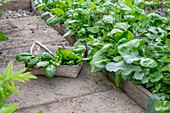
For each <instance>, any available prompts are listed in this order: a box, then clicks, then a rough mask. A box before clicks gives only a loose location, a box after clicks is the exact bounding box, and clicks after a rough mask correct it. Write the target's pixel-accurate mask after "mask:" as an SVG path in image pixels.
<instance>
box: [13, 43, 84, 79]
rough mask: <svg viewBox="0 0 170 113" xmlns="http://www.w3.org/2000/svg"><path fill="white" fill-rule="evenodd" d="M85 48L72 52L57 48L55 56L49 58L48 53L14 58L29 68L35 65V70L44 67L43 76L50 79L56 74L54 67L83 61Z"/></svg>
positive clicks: (23, 54) (20, 55)
mask: <svg viewBox="0 0 170 113" xmlns="http://www.w3.org/2000/svg"><path fill="white" fill-rule="evenodd" d="M85 50H86V49H85V46H81V48H74V49H73V50H68V49H61V48H58V50H57V51H56V54H55V55H54V56H51V55H50V54H49V53H46V52H44V53H42V54H41V55H35V56H34V55H32V54H28V53H22V54H19V55H17V56H16V60H17V61H18V62H25V63H26V64H28V66H29V67H32V66H34V65H36V68H41V67H46V68H45V71H44V73H45V75H46V77H48V78H51V77H53V76H54V75H55V73H56V67H55V66H59V65H78V64H80V63H82V62H83V61H84V59H83V57H82V55H81V54H82V53H84V52H85Z"/></svg>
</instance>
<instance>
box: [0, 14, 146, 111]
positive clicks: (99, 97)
mask: <svg viewBox="0 0 170 113" xmlns="http://www.w3.org/2000/svg"><path fill="white" fill-rule="evenodd" d="M0 30H2V31H3V32H4V35H6V36H8V37H9V41H7V42H0V52H1V55H2V56H3V57H4V58H3V59H0V73H3V71H4V69H5V67H6V66H7V64H8V62H9V61H11V60H12V61H13V62H14V71H18V70H19V69H22V68H23V67H24V64H23V63H18V62H17V61H16V60H15V56H16V55H18V54H20V53H28V52H29V51H30V47H31V45H32V44H34V43H35V41H37V40H38V41H40V42H41V43H43V44H45V45H51V46H56V45H59V43H60V42H61V43H63V44H64V45H67V46H69V43H68V42H67V41H66V40H65V39H64V38H63V37H62V36H61V35H59V34H58V32H57V31H55V30H54V29H53V28H52V27H49V26H47V25H46V24H45V21H44V20H41V19H40V17H38V16H30V17H24V18H18V19H9V20H8V19H7V20H1V21H0ZM16 84H18V85H19V86H20V90H19V92H20V93H21V94H22V96H18V95H12V96H11V98H10V99H9V100H8V101H7V103H19V108H18V109H17V110H16V113H36V112H38V111H39V110H43V111H44V113H144V112H145V111H144V110H143V109H142V108H141V107H140V106H139V105H137V104H136V103H135V102H134V101H133V100H132V99H131V98H129V97H128V96H127V95H126V94H125V93H124V92H123V91H122V90H120V89H117V88H115V86H114V85H113V83H111V82H110V81H108V79H107V78H106V77H105V76H104V75H103V74H102V73H100V72H99V73H93V74H91V73H90V68H89V65H88V64H84V66H83V69H82V70H81V72H80V74H79V76H78V78H76V79H71V78H63V77H54V78H52V79H47V78H46V77H45V76H38V79H36V80H31V81H28V82H25V83H20V82H16Z"/></svg>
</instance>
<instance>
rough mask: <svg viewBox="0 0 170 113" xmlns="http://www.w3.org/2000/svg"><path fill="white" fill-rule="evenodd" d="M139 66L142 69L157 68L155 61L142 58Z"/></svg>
mask: <svg viewBox="0 0 170 113" xmlns="http://www.w3.org/2000/svg"><path fill="white" fill-rule="evenodd" d="M140 65H141V66H142V67H149V68H155V67H158V64H157V62H156V61H155V60H153V59H151V58H143V59H141V61H140Z"/></svg>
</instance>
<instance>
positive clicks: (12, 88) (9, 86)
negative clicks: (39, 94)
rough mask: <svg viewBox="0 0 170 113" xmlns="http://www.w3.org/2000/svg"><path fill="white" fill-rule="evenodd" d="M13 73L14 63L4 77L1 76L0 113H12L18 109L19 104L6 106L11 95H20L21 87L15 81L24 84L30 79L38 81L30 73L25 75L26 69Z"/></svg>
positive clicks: (9, 65)
mask: <svg viewBox="0 0 170 113" xmlns="http://www.w3.org/2000/svg"><path fill="white" fill-rule="evenodd" d="M12 71H13V62H10V63H9V64H8V66H7V68H6V70H5V72H4V75H2V74H0V113H12V112H13V111H15V110H16V108H17V107H18V104H6V105H4V103H5V102H6V101H7V99H8V97H9V96H10V95H11V94H18V95H21V94H20V93H19V92H18V89H19V86H16V85H15V83H14V81H15V80H18V81H20V82H24V81H25V80H27V81H29V79H36V78H37V77H36V76H34V75H32V74H30V73H29V72H27V73H24V72H25V71H26V68H24V69H22V70H20V71H18V72H12Z"/></svg>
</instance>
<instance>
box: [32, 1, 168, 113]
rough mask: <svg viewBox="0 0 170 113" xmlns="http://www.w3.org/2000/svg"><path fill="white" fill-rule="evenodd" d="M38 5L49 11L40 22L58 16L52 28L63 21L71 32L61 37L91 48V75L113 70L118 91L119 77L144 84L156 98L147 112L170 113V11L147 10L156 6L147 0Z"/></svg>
mask: <svg viewBox="0 0 170 113" xmlns="http://www.w3.org/2000/svg"><path fill="white" fill-rule="evenodd" d="M35 2H36V3H37V5H36V7H37V10H38V11H39V10H42V11H46V12H45V13H44V14H43V15H42V16H41V17H42V18H45V17H46V16H47V15H49V14H52V15H54V16H52V17H51V18H49V19H48V20H47V21H46V22H47V24H48V25H52V24H56V23H58V22H60V23H62V24H63V25H64V26H65V27H66V28H67V30H68V32H67V33H66V34H64V36H63V37H67V36H69V35H71V36H72V37H74V38H75V37H76V38H78V41H77V42H76V43H75V44H74V47H79V46H82V45H84V46H85V45H88V46H90V47H92V49H91V50H90V51H89V52H88V58H87V59H86V60H88V61H89V62H90V67H91V72H99V71H102V70H104V69H106V70H108V71H110V72H115V73H116V76H115V84H116V86H117V87H119V83H120V80H121V78H122V79H124V80H133V81H134V84H142V85H143V86H144V87H146V88H147V89H148V90H150V91H151V92H152V93H153V94H154V95H153V97H152V98H151V100H150V101H148V106H147V107H148V108H147V111H146V112H147V113H155V112H157V113H168V112H170V74H169V72H170V33H169V31H170V10H169V9H167V11H166V12H165V14H164V15H160V14H159V13H155V11H154V10H152V11H149V12H148V11H146V10H145V6H146V5H151V6H150V7H152V5H153V3H152V1H151V2H148V1H144V0H118V1H117V2H114V3H113V2H112V1H111V0H74V1H73V0H42V1H40V0H35ZM161 2H162V1H161ZM165 2H166V3H167V5H166V6H167V7H168V6H169V2H168V1H165ZM153 103H154V104H153Z"/></svg>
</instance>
